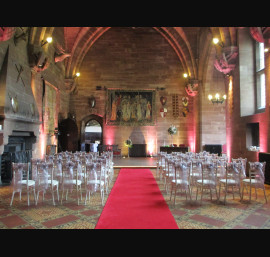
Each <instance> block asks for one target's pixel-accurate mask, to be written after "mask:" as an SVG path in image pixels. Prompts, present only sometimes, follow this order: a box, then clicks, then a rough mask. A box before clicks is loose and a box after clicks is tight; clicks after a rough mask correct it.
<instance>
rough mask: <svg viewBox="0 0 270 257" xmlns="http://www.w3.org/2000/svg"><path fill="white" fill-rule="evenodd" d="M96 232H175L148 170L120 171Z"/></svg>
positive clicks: (175, 226) (162, 199) (154, 181)
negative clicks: (149, 230) (151, 230)
mask: <svg viewBox="0 0 270 257" xmlns="http://www.w3.org/2000/svg"><path fill="white" fill-rule="evenodd" d="M96 229H178V226H177V224H176V222H175V220H174V218H173V216H172V214H171V212H170V210H169V207H168V205H167V203H166V202H165V200H164V198H163V195H162V194H161V192H160V190H159V187H158V185H157V182H156V180H155V178H154V177H153V175H152V173H151V171H150V170H149V169H121V170H120V173H119V175H118V178H117V180H116V182H115V185H114V186H113V188H112V190H111V193H110V195H109V197H108V200H107V202H106V205H105V206H104V209H103V211H102V214H101V216H100V218H99V221H98V223H97V225H96Z"/></svg>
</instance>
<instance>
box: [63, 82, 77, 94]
mask: <svg viewBox="0 0 270 257" xmlns="http://www.w3.org/2000/svg"><path fill="white" fill-rule="evenodd" d="M76 86H77V84H76V82H75V79H65V89H66V92H67V93H69V94H71V93H72V92H74V90H75V89H76Z"/></svg>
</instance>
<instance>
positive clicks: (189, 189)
mask: <svg viewBox="0 0 270 257" xmlns="http://www.w3.org/2000/svg"><path fill="white" fill-rule="evenodd" d="M188 191H189V198H190V201H192V196H191V188H190V186H189V187H188Z"/></svg>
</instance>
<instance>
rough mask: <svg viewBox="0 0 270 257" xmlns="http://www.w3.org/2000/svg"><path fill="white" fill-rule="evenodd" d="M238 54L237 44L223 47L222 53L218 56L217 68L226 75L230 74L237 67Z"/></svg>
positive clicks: (215, 63)
mask: <svg viewBox="0 0 270 257" xmlns="http://www.w3.org/2000/svg"><path fill="white" fill-rule="evenodd" d="M237 56H238V47H237V46H228V47H224V48H223V49H222V54H221V55H220V56H219V57H216V60H215V62H214V66H215V68H216V69H217V70H218V71H219V72H222V73H223V74H224V75H227V74H229V73H230V72H231V71H233V70H234V69H235V65H236V64H235V63H236V57H237Z"/></svg>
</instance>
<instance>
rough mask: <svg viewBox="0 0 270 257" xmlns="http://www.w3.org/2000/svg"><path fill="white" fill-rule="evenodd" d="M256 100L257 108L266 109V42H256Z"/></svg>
mask: <svg viewBox="0 0 270 257" xmlns="http://www.w3.org/2000/svg"><path fill="white" fill-rule="evenodd" d="M255 55H256V66H255V67H256V96H257V97H256V101H257V110H258V111H260V110H264V109H265V72H264V70H265V63H264V43H259V42H256V51H255Z"/></svg>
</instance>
